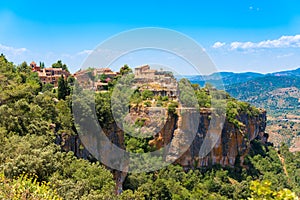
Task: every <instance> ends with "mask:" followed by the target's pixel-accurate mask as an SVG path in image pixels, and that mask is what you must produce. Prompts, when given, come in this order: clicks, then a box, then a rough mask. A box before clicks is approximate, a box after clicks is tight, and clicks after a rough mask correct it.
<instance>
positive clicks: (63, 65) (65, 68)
mask: <svg viewBox="0 0 300 200" xmlns="http://www.w3.org/2000/svg"><path fill="white" fill-rule="evenodd" d="M52 67H53V68H62V69H63V70H66V71H67V72H68V71H69V70H68V67H67V65H66V64H64V63H62V61H61V60H58V61H57V62H56V63H53V64H52Z"/></svg>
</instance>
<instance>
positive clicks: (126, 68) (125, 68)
mask: <svg viewBox="0 0 300 200" xmlns="http://www.w3.org/2000/svg"><path fill="white" fill-rule="evenodd" d="M131 72H132V69H130V67H129V66H128V65H124V66H123V67H121V69H120V74H121V75H124V74H129V73H131Z"/></svg>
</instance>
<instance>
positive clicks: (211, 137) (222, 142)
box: [57, 107, 267, 192]
mask: <svg viewBox="0 0 300 200" xmlns="http://www.w3.org/2000/svg"><path fill="white" fill-rule="evenodd" d="M139 119H142V120H141V121H142V122H143V123H144V127H142V128H141V129H140V130H141V132H142V133H145V134H149V133H150V135H152V136H153V139H152V140H150V142H149V145H151V146H154V147H156V148H157V149H160V148H163V147H165V146H167V145H169V148H167V151H165V154H164V158H163V159H165V160H168V161H171V162H174V163H177V164H180V165H181V166H183V167H184V168H185V169H194V168H201V167H209V166H212V165H216V164H220V165H222V166H232V167H233V166H234V165H236V164H237V163H239V164H240V165H243V162H244V158H245V156H246V155H247V153H248V152H249V150H250V141H251V140H253V139H255V138H260V139H261V140H262V142H267V141H266V139H267V137H265V136H266V134H265V132H264V131H265V127H266V112H265V111H264V110H260V113H259V114H258V115H256V116H254V115H249V114H248V113H239V115H237V116H236V119H237V120H238V121H239V122H241V123H240V125H239V126H237V125H235V124H233V123H230V122H229V121H228V119H227V118H226V119H225V121H224V122H222V124H221V125H222V126H220V124H219V123H217V122H216V121H214V122H212V113H211V111H210V110H209V109H201V110H200V112H199V111H198V110H197V111H196V110H195V109H187V108H180V109H177V114H172V113H168V112H167V111H166V109H165V108H161V107H160V108H144V107H142V108H132V109H131V111H130V116H129V117H128V119H126V118H125V120H128V121H131V122H132V123H135V122H137V121H139ZM220 127H221V128H220ZM104 132H105V134H106V136H107V137H108V138H109V139H110V141H112V142H113V143H114V144H115V145H117V146H119V147H120V148H122V149H125V146H124V133H123V131H122V130H121V129H120V128H119V127H118V126H117V125H116V124H111V125H109V126H108V128H106V130H105V131H104ZM81 139H83V140H86V139H87V140H88V141H90V142H93V141H97V138H96V137H95V136H94V138H85V137H83V138H81ZM57 143H58V144H60V145H61V146H62V148H63V149H64V150H65V151H73V152H74V153H75V155H76V156H77V157H80V158H85V159H94V157H97V156H95V155H94V157H93V156H92V155H91V154H90V153H89V152H88V151H87V150H86V149H85V148H84V145H83V144H84V143H86V141H81V140H80V138H79V136H78V135H74V136H68V135H61V136H59V137H57ZM96 143H97V142H96ZM97 145H99V144H96V145H95V146H97ZM102 153H103V152H102ZM98 156H99V155H98ZM104 157H109V155H105V156H104ZM112 171H113V174H114V176H115V179H116V180H117V186H118V188H117V191H119V192H120V191H122V182H123V181H124V178H125V177H126V175H127V173H126V172H120V171H117V170H112Z"/></svg>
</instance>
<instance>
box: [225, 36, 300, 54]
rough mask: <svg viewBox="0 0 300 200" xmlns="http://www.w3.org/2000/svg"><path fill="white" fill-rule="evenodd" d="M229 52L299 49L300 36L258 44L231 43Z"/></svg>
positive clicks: (283, 37) (264, 41)
mask: <svg viewBox="0 0 300 200" xmlns="http://www.w3.org/2000/svg"><path fill="white" fill-rule="evenodd" d="M230 47H231V50H235V49H258V48H289V47H292V48H299V47H300V35H294V36H281V37H280V38H278V39H275V40H263V41H260V42H232V43H231V44H230Z"/></svg>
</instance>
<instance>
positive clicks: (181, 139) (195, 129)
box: [132, 109, 266, 169]
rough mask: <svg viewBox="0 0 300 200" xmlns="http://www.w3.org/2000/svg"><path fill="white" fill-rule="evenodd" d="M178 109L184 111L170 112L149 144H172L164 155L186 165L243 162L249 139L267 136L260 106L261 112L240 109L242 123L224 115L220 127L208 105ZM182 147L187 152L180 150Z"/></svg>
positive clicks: (205, 165)
mask: <svg viewBox="0 0 300 200" xmlns="http://www.w3.org/2000/svg"><path fill="white" fill-rule="evenodd" d="M177 113H184V115H182V114H179V115H171V114H167V116H166V120H165V122H164V126H163V127H162V128H161V130H160V131H159V132H158V133H157V134H156V135H155V137H154V139H153V140H151V141H150V145H153V146H155V147H156V148H161V147H163V146H165V145H167V144H170V149H169V152H167V153H166V155H165V158H164V159H166V160H172V161H174V162H175V163H177V164H180V165H182V166H183V167H185V168H189V169H190V168H200V167H208V166H212V165H215V164H220V165H222V166H234V165H235V164H236V162H240V164H241V165H243V162H244V158H245V156H246V155H247V153H248V152H249V150H250V141H251V140H253V139H255V138H261V139H264V140H265V138H264V135H265V132H264V131H265V127H266V112H265V111H264V110H261V112H260V114H259V115H258V116H249V115H248V114H247V113H240V114H239V115H238V116H237V120H238V121H240V122H242V124H243V125H241V126H240V127H237V126H236V125H234V124H232V123H230V122H229V121H228V120H227V119H225V121H224V124H223V128H221V129H220V128H218V124H211V115H212V113H211V112H210V110H208V109H201V111H200V112H195V110H193V109H185V110H184V112H183V111H182V109H177ZM143 118H145V116H143ZM132 120H136V119H132ZM212 136H214V137H212ZM206 137H207V138H210V141H211V143H207V141H205V140H208V139H207V138H206ZM211 138H214V139H211ZM191 140H192V142H191ZM183 150H184V152H181V151H183ZM179 155H181V156H179ZM237 159H239V160H237Z"/></svg>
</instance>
